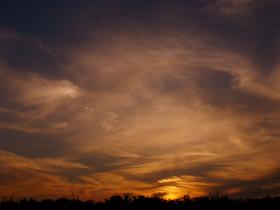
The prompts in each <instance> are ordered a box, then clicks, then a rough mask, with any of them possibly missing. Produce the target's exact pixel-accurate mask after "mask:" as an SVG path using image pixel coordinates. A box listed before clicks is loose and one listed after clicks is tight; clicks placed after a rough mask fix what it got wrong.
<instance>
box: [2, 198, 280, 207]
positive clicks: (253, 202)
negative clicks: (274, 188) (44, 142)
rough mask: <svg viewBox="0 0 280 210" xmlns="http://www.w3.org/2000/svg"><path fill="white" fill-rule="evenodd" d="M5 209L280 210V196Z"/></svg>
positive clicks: (21, 203) (26, 202) (46, 203)
mask: <svg viewBox="0 0 280 210" xmlns="http://www.w3.org/2000/svg"><path fill="white" fill-rule="evenodd" d="M0 209H1V210H2V209H3V210H4V209H5V210H6V209H7V210H17V209H24V210H25V209H26V210H27V209H30V210H35V209H36V210H50V209H52V210H54V209H59V210H60V209H61V210H71V209H75V210H76V209H80V210H87V209H88V210H95V209H96V210H98V209H100V210H102V209H108V210H110V209H116V210H117V209H118V210H122V209H123V210H140V209H141V210H145V209H154V210H158V209H159V210H160V209H166V210H167V209H178V210H180V209H186V210H188V209H189V210H207V209H209V210H210V209H211V210H219V209H223V210H233V209H234V210H238V209H246V210H249V209H262V210H270V209H273V210H274V209H275V210H280V197H269V196H267V197H263V198H258V199H257V198H256V199H242V198H240V199H230V198H228V197H227V196H222V197H220V196H219V197H212V196H205V197H199V198H190V197H188V196H185V197H184V198H182V199H178V200H164V199H162V198H158V197H145V196H130V195H123V196H113V197H111V198H109V199H106V200H105V201H103V202H95V201H80V200H78V199H66V198H60V199H57V200H50V199H45V200H41V201H36V200H34V199H22V200H18V201H15V200H13V199H8V200H2V201H1V203H0Z"/></svg>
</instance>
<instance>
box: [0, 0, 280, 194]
mask: <svg viewBox="0 0 280 210" xmlns="http://www.w3.org/2000/svg"><path fill="white" fill-rule="evenodd" d="M196 2H197V1H196ZM115 4H116V5H117V6H116V7H112V6H109V7H107V6H104V5H103V6H104V8H110V9H111V10H106V12H105V11H104V12H101V16H102V17H101V18H100V17H94V18H96V22H92V21H90V23H89V22H88V20H89V19H90V18H89V17H91V18H93V16H91V15H92V12H89V11H95V10H97V8H99V7H100V8H99V9H100V11H102V10H104V8H103V6H102V5H97V6H96V8H95V7H90V6H89V7H85V8H84V7H82V11H84V15H81V14H80V12H79V11H76V10H75V8H72V7H71V8H72V9H71V11H72V10H73V14H72V15H71V18H69V19H68V18H67V21H68V20H69V21H70V22H71V21H72V22H71V23H72V24H71V31H73V30H75V31H77V34H76V32H75V39H74V38H73V37H72V34H69V36H64V39H61V37H60V38H58V37H56V36H55V34H52V36H53V38H52V39H51V38H50V39H48V38H46V37H44V36H41V37H40V36H38V35H35V34H32V33H31V35H30V34H23V33H22V32H20V31H18V30H17V29H1V30H0V42H1V43H0V44H1V46H0V47H1V49H3V52H4V53H3V54H1V62H0V63H1V65H0V68H1V69H0V87H1V90H0V92H1V95H2V96H3V97H2V98H1V99H0V116H1V120H0V127H1V130H0V135H1V140H0V148H1V150H0V162H1V165H3V167H4V168H5V171H2V172H1V174H0V176H1V180H3V181H2V182H1V186H2V185H3V187H4V188H3V189H4V190H1V193H0V194H1V195H5V194H12V193H13V192H15V194H16V195H17V196H24V195H25V196H36V197H44V196H47V197H57V196H73V194H75V195H78V196H79V197H80V198H82V199H88V198H91V197H92V196H93V197H94V198H97V199H102V198H104V197H107V196H109V195H112V194H116V193H124V192H129V193H135V194H145V195H161V196H164V197H165V198H168V199H174V198H178V197H180V196H182V195H183V194H185V193H189V194H190V195H191V196H199V195H204V194H207V193H209V192H216V191H220V192H224V193H229V194H232V195H246V196H250V195H251V194H250V193H252V192H253V191H254V190H255V189H256V188H261V189H263V190H264V191H265V192H266V193H270V194H279V191H278V190H277V186H278V184H279V177H278V176H277V173H278V172H279V158H278V148H279V146H280V145H279V142H278V141H277V139H278V137H279V131H278V130H279V129H278V127H279V122H280V121H279V116H280V113H279V105H280V102H279V99H280V95H279V90H280V86H279V61H278V60H277V59H276V57H277V55H278V54H277V52H278V46H279V45H277V43H278V42H279V38H277V37H274V35H273V34H270V36H271V37H272V38H273V39H272V40H271V39H270V40H271V46H272V45H273V46H274V44H275V48H274V47H271V48H270V47H269V46H270V45H269V46H268V47H269V49H271V51H270V50H266V48H265V47H261V46H259V45H260V43H261V42H262V41H263V40H262V38H260V31H259V30H261V29H260V27H259V26H258V24H263V23H265V22H266V21H267V19H269V17H267V16H266V15H265V12H264V11H263V10H266V9H267V8H270V6H269V5H271V4H270V3H269V4H264V6H263V7H261V6H260V4H259V3H258V1H247V0H246V1H235V0H232V1H209V3H203V4H197V3H195V2H192V3H182V2H181V3H180V1H176V2H175V3H174V4H172V5H171V4H170V3H166V2H163V3H162V4H158V3H157V2H156V1H155V2H154V4H150V3H143V5H142V3H140V4H141V5H142V7H139V8H138V6H136V7H133V5H127V4H126V3H125V2H122V1H120V2H119V3H115ZM127 8H130V9H131V10H133V11H134V12H131V10H128V11H126V9H127ZM167 8H168V10H167ZM182 8H184V11H182ZM262 9H263V10H262ZM100 11H99V13H100ZM108 11H110V12H108ZM185 11H188V13H187V14H188V15H186V12H185ZM99 13H98V12H97V13H94V14H97V15H98V14H99ZM132 13H133V14H132ZM67 14H68V13H67V11H62V13H61V14H59V15H61V16H60V17H61V18H62V19H63V18H65V16H66V17H68V16H67ZM104 14H107V15H104ZM143 14H145V17H146V18H147V19H151V20H152V21H149V23H147V24H144V23H146V19H145V18H144V17H143ZM258 14H259V16H261V17H263V19H261V23H258V22H257V21H256V20H257V19H258V18H259V16H258ZM273 14H274V13H273ZM56 15H57V14H56ZM56 15H54V17H56ZM117 17H118V18H117ZM277 17H278V16H276V17H275V19H277ZM99 18H100V20H99ZM236 18H237V19H236ZM242 18H244V19H242ZM265 18H267V19H265ZM240 19H242V20H244V21H243V22H242V21H239V20H240ZM90 20H92V19H90ZM62 21H65V20H64V19H63V20H62ZM67 21H66V22H67ZM224 21H226V23H227V24H225V23H224ZM82 23H83V24H82ZM116 23H119V25H118V26H117V27H116ZM184 24H185V25H184ZM215 24H216V25H218V26H219V27H217V26H216V25H215ZM246 24H251V25H254V27H253V28H250V29H247V30H248V31H247V32H246V31H245V32H244V30H243V29H244V27H245V28H246ZM183 26H184V27H183ZM186 26H187V27H186ZM231 26H232V27H233V26H236V28H235V30H236V31H235V32H234V34H233V35H231V34H229V33H231V32H232V31H231V28H230V27H231ZM65 27H67V26H65ZM255 27H256V28H255ZM270 28H272V29H271V30H273V31H274V25H271V27H269V28H265V30H266V31H267V32H269V31H270ZM65 30H66V31H67V30H70V29H65ZM205 30H206V31H207V33H205ZM57 31H59V30H58V29H57ZM78 32H79V33H78ZM38 33H39V32H38ZM73 33H74V32H73ZM275 33H278V31H277V30H275ZM50 37H51V35H50ZM264 37H265V38H267V37H266V36H264ZM71 38H72V39H71ZM75 40H77V41H75ZM265 40H266V39H265ZM246 41H248V42H247V46H244V45H246ZM58 42H59V43H60V44H56V43H58ZM3 43H5V44H3ZM69 43H72V44H71V45H70V44H69ZM74 43H75V44H74ZM7 45H8V46H7ZM19 46H20V49H21V50H19V49H18V47H19ZM258 46H259V47H260V48H259V49H261V50H262V53H263V54H264V55H265V56H261V53H260V52H258V51H256V50H255V49H257V47H258ZM272 52H273V53H272ZM271 53H272V54H273V57H275V59H273V60H271V59H270V57H269V56H268V55H271ZM17 58H19V59H17ZM46 61H48V62H46ZM268 64H269V65H268ZM10 173H11V174H13V176H8V174H10ZM28 177H32V179H29V178H28ZM22 180H28V181H27V182H24V183H23V182H22ZM34 186H40V187H38V188H36V190H34V191H32V192H30V191H28V189H34ZM26 192H28V194H25V193H26Z"/></svg>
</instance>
